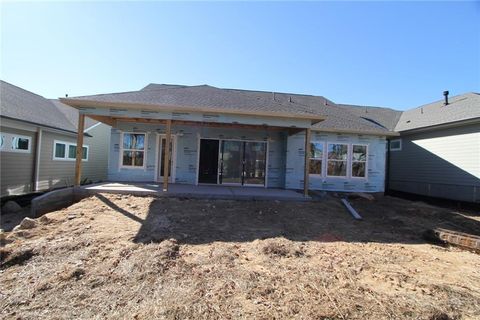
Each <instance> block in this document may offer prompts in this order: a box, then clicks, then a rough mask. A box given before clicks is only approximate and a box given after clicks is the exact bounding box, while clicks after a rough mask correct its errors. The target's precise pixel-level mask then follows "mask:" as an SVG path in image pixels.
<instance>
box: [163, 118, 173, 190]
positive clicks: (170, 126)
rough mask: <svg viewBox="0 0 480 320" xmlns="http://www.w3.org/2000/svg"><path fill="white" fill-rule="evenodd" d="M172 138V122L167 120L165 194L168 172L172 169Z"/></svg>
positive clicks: (164, 168) (164, 160)
mask: <svg viewBox="0 0 480 320" xmlns="http://www.w3.org/2000/svg"><path fill="white" fill-rule="evenodd" d="M171 138H172V120H167V128H166V130H165V157H164V158H163V192H167V191H168V172H169V169H170V161H169V160H170V141H171Z"/></svg>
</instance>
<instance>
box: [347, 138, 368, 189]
mask: <svg viewBox="0 0 480 320" xmlns="http://www.w3.org/2000/svg"><path fill="white" fill-rule="evenodd" d="M353 146H362V147H366V148H367V150H366V153H365V161H354V160H353ZM350 147H351V152H350V157H349V160H350V165H349V167H348V168H349V169H350V178H352V179H355V180H368V149H369V145H368V144H365V143H352V144H351V146H350ZM354 162H365V177H354V176H353V174H352V169H353V163H354Z"/></svg>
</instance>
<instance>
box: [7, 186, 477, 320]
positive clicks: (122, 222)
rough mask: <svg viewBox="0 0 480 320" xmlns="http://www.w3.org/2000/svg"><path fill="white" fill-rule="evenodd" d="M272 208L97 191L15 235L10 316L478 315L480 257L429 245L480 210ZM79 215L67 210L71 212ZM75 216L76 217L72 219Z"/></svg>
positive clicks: (332, 204)
mask: <svg viewBox="0 0 480 320" xmlns="http://www.w3.org/2000/svg"><path fill="white" fill-rule="evenodd" d="M354 206H356V208H358V209H359V211H360V212H361V214H363V215H364V217H365V221H363V222H358V221H354V220H353V219H351V218H350V217H349V216H348V214H347V213H346V212H345V211H344V210H343V208H342V207H341V205H340V204H339V203H338V199H334V198H327V199H326V200H325V201H323V202H318V203H278V202H273V203H266V202H234V201H200V200H185V199H183V200H182V199H155V198H140V197H131V196H118V195H102V196H100V197H98V198H96V197H92V198H89V199H84V200H82V201H81V202H80V203H77V204H75V205H73V206H71V207H70V208H67V209H65V210H61V211H57V212H52V213H50V214H48V215H47V218H42V219H41V220H40V219H39V225H38V226H37V227H36V228H34V229H31V230H28V231H23V233H20V234H19V233H17V234H12V235H10V237H9V239H11V240H12V242H10V243H9V244H7V246H6V247H5V248H3V253H2V263H3V264H2V270H1V271H0V283H1V293H0V294H1V297H0V314H1V315H2V318H5V319H8V318H14V319H16V318H22V319H39V318H48V319H73V318H75V319H105V318H107V319H119V318H120V319H123V318H128V319H132V318H133V319H152V318H153V319H238V318H248V319H250V318H255V319H274V318H276V319H437V320H440V319H479V318H480V268H479V266H480V256H479V255H476V254H474V253H470V252H465V251H460V250H458V249H453V248H441V247H437V246H433V245H430V244H427V243H425V242H424V241H423V240H422V238H421V233H422V231H423V230H424V229H425V228H427V227H432V226H435V225H438V224H443V225H444V224H445V223H449V224H450V225H451V226H453V225H454V226H457V227H458V228H461V229H462V231H469V232H475V231H480V229H479V228H478V226H479V225H480V222H479V220H478V217H477V216H472V215H469V214H468V213H461V216H462V217H463V219H464V220H460V218H459V216H457V215H456V214H454V213H452V212H450V211H449V210H446V209H442V208H437V207H432V206H428V205H425V204H422V203H412V202H409V201H404V200H399V199H395V198H386V199H380V200H378V201H375V202H373V203H372V202H368V201H363V200H356V201H354ZM69 217H70V219H69ZM72 217H74V218H72Z"/></svg>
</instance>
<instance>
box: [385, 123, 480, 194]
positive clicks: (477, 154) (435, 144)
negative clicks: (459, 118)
mask: <svg viewBox="0 0 480 320" xmlns="http://www.w3.org/2000/svg"><path fill="white" fill-rule="evenodd" d="M401 139H402V150H400V151H391V152H390V179H389V184H390V188H391V189H392V190H398V191H403V192H409V193H416V194H420V195H427V196H432V197H441V198H447V199H452V200H461V201H470V202H480V125H478V124H476V125H468V126H462V127H456V128H448V129H443V130H437V131H430V132H423V133H415V134H410V135H402V136H401Z"/></svg>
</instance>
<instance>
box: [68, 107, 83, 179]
mask: <svg viewBox="0 0 480 320" xmlns="http://www.w3.org/2000/svg"><path fill="white" fill-rule="evenodd" d="M84 127H85V115H84V114H81V113H80V114H79V115H78V130H77V154H76V156H77V157H76V159H75V186H80V180H81V179H82V155H83V133H84ZM66 152H68V150H67V151H66Z"/></svg>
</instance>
